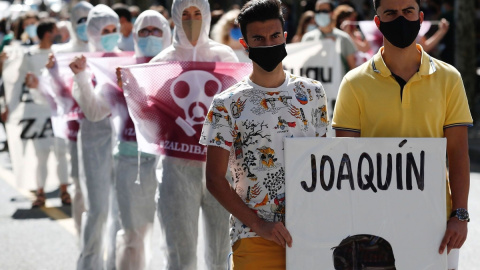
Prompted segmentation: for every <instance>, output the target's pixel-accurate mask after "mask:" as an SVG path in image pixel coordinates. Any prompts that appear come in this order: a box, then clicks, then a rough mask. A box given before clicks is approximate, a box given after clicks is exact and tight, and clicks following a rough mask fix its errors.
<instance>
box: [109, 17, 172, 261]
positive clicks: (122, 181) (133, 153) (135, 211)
mask: <svg viewBox="0 0 480 270" xmlns="http://www.w3.org/2000/svg"><path fill="white" fill-rule="evenodd" d="M147 26H154V27H156V28H158V29H161V30H162V31H163V37H162V39H163V44H164V46H169V45H170V44H171V32H170V26H169V23H168V21H167V19H165V18H164V17H163V16H162V15H161V14H160V13H159V12H157V11H153V10H147V11H144V12H142V13H141V14H140V15H139V16H138V18H137V20H136V21H135V24H134V26H133V33H134V34H133V35H134V46H135V56H136V57H142V56H151V55H145V54H144V52H143V51H142V50H141V49H140V48H139V47H138V45H137V43H138V31H139V30H140V29H142V28H145V27H147ZM159 52H160V50H159V51H157V52H156V53H155V55H156V54H158V53H159ZM112 68H114V67H112ZM137 149H138V145H137V143H136V142H131V141H119V142H118V144H117V149H116V151H115V152H117V154H116V155H115V178H116V179H115V187H116V192H117V199H118V206H119V211H120V220H121V224H122V230H120V231H119V232H118V234H117V255H116V256H117V264H116V266H117V269H118V270H121V269H131V270H141V269H147V268H148V262H149V261H150V257H151V256H150V253H151V252H149V251H150V241H149V240H150V237H151V235H152V234H151V232H152V229H153V221H154V218H155V190H156V188H157V181H156V176H155V169H156V168H155V167H156V164H157V159H156V156H154V155H150V154H145V153H141V154H139V153H138V151H137ZM139 155H140V157H138V156H139ZM139 161H140V162H139ZM137 177H139V178H138V181H136V180H137Z"/></svg>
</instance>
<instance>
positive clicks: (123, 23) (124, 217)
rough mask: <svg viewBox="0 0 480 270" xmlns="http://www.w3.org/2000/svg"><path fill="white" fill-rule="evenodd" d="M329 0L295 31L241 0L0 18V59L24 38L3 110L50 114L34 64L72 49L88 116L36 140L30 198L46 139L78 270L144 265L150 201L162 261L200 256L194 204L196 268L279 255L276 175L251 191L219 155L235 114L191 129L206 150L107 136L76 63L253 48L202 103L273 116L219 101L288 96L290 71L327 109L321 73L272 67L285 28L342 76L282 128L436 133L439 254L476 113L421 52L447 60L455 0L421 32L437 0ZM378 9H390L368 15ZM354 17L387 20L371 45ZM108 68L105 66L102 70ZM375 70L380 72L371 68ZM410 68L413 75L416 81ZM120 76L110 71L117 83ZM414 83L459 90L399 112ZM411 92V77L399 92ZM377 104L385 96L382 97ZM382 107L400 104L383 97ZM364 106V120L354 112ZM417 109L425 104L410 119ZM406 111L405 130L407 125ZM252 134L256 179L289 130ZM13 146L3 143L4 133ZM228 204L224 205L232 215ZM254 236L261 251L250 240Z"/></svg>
mask: <svg viewBox="0 0 480 270" xmlns="http://www.w3.org/2000/svg"><path fill="white" fill-rule="evenodd" d="M335 2H336V3H335V4H334V3H333V1H328V0H318V1H316V2H315V5H314V6H312V7H311V8H310V10H305V12H304V13H303V14H302V15H301V17H300V18H299V23H298V27H297V28H296V31H294V32H296V33H287V32H284V29H285V28H286V26H285V24H286V23H287V24H288V17H287V16H286V15H284V14H283V12H282V10H286V9H285V6H282V4H281V2H280V1H277V0H252V1H250V2H248V3H247V4H246V5H245V6H244V7H242V8H240V7H233V8H232V9H231V10H229V11H226V12H223V13H221V14H217V13H212V11H211V8H210V5H209V3H208V1H207V0H174V1H173V4H172V7H171V9H167V8H165V7H162V6H152V7H151V8H150V9H149V10H145V11H141V10H140V9H139V8H138V7H136V6H126V5H124V4H115V5H114V6H112V7H108V6H106V5H103V4H99V5H96V6H92V5H91V4H90V3H88V2H86V1H80V2H78V3H76V4H75V5H73V6H72V7H71V10H70V13H69V14H70V16H69V18H68V20H66V18H61V13H53V12H50V13H49V12H35V11H26V12H22V13H19V14H12V16H11V17H9V18H4V19H3V20H2V21H1V22H0V32H1V36H0V38H1V39H2V45H1V46H2V47H1V48H0V50H1V55H0V58H1V61H0V68H2V69H3V68H4V66H3V64H4V62H5V63H6V62H7V61H8V60H9V59H10V60H11V59H12V57H16V56H15V55H13V54H11V53H10V54H9V52H16V53H18V50H11V49H10V50H9V49H7V48H20V49H19V50H20V52H21V53H20V54H21V56H19V57H21V61H20V65H19V67H18V72H17V74H18V79H17V81H16V83H15V85H14V87H13V89H14V91H12V92H11V93H3V94H4V102H3V103H4V105H3V106H2V111H1V120H2V122H7V121H12V120H11V119H18V117H21V115H22V113H24V112H25V110H26V108H27V106H26V105H24V104H25V103H29V105H28V106H32V107H33V108H34V109H35V110H36V111H37V112H38V114H39V115H41V114H46V115H49V114H50V108H49V107H48V105H47V101H46V98H45V96H43V95H42V94H41V93H40V91H39V90H38V88H39V87H41V86H40V85H39V84H40V80H39V77H41V76H42V73H44V72H46V71H47V70H53V69H54V68H55V66H56V56H58V55H60V54H65V53H75V54H76V56H75V57H74V58H73V59H72V61H71V63H70V65H69V68H70V70H71V72H72V73H73V74H74V76H73V87H72V96H73V98H74V99H75V101H76V102H77V103H78V106H79V108H80V109H81V111H82V112H83V114H84V118H83V119H81V120H72V121H70V122H69V123H68V125H69V126H70V127H75V128H76V129H77V130H78V136H75V138H74V139H71V140H70V139H69V140H65V139H61V138H55V137H51V138H42V140H32V142H33V146H34V149H35V155H36V159H37V161H38V166H37V168H36V186H37V189H36V198H35V200H34V201H33V202H32V207H43V206H45V201H46V196H45V191H44V188H45V185H46V183H45V182H46V179H47V160H48V156H49V154H50V153H54V154H55V157H56V160H57V164H56V168H57V172H56V175H57V176H58V179H59V180H60V183H61V184H60V187H59V189H60V194H59V196H60V198H61V202H62V204H63V205H72V216H73V219H74V221H75V226H76V229H77V231H78V234H79V242H80V256H79V258H78V261H77V269H115V268H117V269H146V268H147V267H148V263H149V260H150V257H149V251H150V247H149V244H150V242H149V238H150V237H151V232H152V229H153V222H154V218H155V214H156V215H157V216H158V219H159V221H160V226H161V230H162V237H163V239H162V242H164V243H166V248H165V261H166V269H196V268H197V257H196V253H197V252H196V251H197V238H198V225H199V224H198V220H199V210H200V209H201V210H202V213H203V220H204V221H205V226H204V228H205V231H204V232H203V233H205V247H204V249H205V261H206V264H207V265H208V269H225V267H226V265H227V260H228V257H229V256H228V255H229V253H230V252H231V251H233V262H234V267H235V269H264V268H265V269H267V268H268V267H274V268H273V269H282V268H285V247H286V246H291V245H292V244H293V245H294V244H295V241H294V239H293V240H292V238H291V236H290V234H289V232H288V230H287V229H286V227H285V224H284V223H285V210H284V208H283V209H281V208H279V204H278V201H279V200H280V201H282V202H283V203H284V200H285V189H284V186H282V187H280V188H278V189H276V190H274V191H271V190H267V189H266V188H265V189H262V187H259V186H258V185H257V183H256V182H252V181H251V180H250V179H249V178H248V177H247V173H243V174H239V173H235V172H239V171H244V170H245V168H244V166H243V163H244V159H245V158H246V157H245V156H243V155H241V154H240V155H236V156H235V155H231V149H232V146H231V144H230V145H229V144H226V141H230V142H232V141H235V140H236V137H235V136H236V134H241V133H242V132H245V131H243V130H242V128H243V127H242V126H241V125H238V126H237V125H235V127H233V126H232V124H231V123H230V122H228V123H224V125H214V124H212V122H209V120H208V118H207V119H206V120H205V124H204V127H203V133H202V139H201V140H200V142H199V145H200V144H201V145H206V146H207V148H208V150H207V154H206V161H197V160H190V159H185V158H178V157H172V156H168V155H161V156H155V155H152V154H147V153H142V152H139V151H138V144H137V142H136V141H121V140H116V139H115V137H114V136H112V134H113V133H114V132H113V130H112V123H111V122H112V121H111V119H110V116H111V115H112V109H111V106H110V105H109V104H108V101H107V100H106V98H105V95H104V94H102V93H101V90H98V87H96V83H95V82H96V80H95V74H92V73H91V72H90V71H89V70H88V69H87V59H86V57H85V56H84V55H83V54H82V53H85V54H86V53H93V52H114V53H115V52H116V53H120V52H122V51H123V52H129V51H130V52H134V55H133V57H135V58H139V59H140V58H142V57H148V58H150V59H151V60H150V61H149V62H150V63H157V62H170V61H192V62H239V61H240V62H251V63H252V65H253V71H252V73H251V75H250V76H249V77H248V78H246V79H245V80H243V81H241V82H239V83H238V84H236V85H235V86H234V87H233V88H232V89H231V90H227V91H226V92H224V93H223V94H219V95H217V96H215V98H214V100H213V102H212V107H211V108H210V111H211V112H213V113H215V114H218V115H221V116H222V117H223V118H222V119H232V117H233V118H235V119H237V123H240V121H242V122H248V121H251V122H252V123H256V122H261V121H269V119H271V118H272V117H273V116H272V115H271V112H270V111H268V110H267V111H265V112H264V113H262V114H248V113H244V115H242V116H241V114H242V113H241V112H239V113H238V115H235V116H234V115H232V112H230V111H229V108H226V107H228V106H221V105H222V104H230V103H234V102H235V101H237V100H245V104H244V105H243V107H242V108H243V110H244V111H245V112H247V111H250V110H253V109H252V108H254V107H255V106H256V104H255V101H254V99H253V98H252V96H253V95H254V94H253V93H254V91H257V90H259V89H260V90H262V91H270V92H272V95H277V94H278V93H280V91H283V92H285V93H288V94H290V95H291V96H295V92H294V91H295V87H298V83H299V82H301V84H302V87H303V88H312V89H318V91H317V94H316V95H314V97H312V96H311V97H310V98H311V99H310V101H311V102H309V103H308V104H307V105H305V104H300V103H298V102H297V101H295V100H294V101H292V102H293V103H295V104H294V106H296V107H298V108H303V110H308V111H312V110H313V111H318V112H326V105H327V98H328V99H330V98H331V97H327V96H326V95H325V92H323V88H322V87H318V86H319V85H320V86H321V82H317V81H315V80H312V79H308V78H304V77H299V76H295V75H293V74H290V73H289V72H286V71H284V69H283V66H282V61H283V59H284V58H285V57H286V55H287V51H286V44H287V40H288V43H303V42H316V43H321V42H322V41H323V40H327V39H329V40H333V41H334V42H335V44H336V48H338V50H337V51H336V53H338V57H339V58H340V60H341V62H342V64H343V68H344V70H345V73H346V74H347V75H346V76H345V77H344V80H343V81H342V84H341V86H340V90H339V95H338V99H337V103H336V107H335V108H336V109H335V111H334V114H333V115H334V116H333V119H328V117H327V115H326V113H324V114H322V113H319V114H318V115H317V114H316V116H315V117H316V118H315V119H311V121H310V122H311V124H309V125H308V127H307V128H306V129H304V128H303V125H300V124H298V125H297V126H296V127H295V125H293V126H292V127H291V129H290V130H289V133H288V136H292V137H322V136H323V137H325V136H326V134H327V129H328V128H329V127H331V126H329V123H330V122H331V124H333V128H334V129H336V135H337V136H338V137H446V138H447V153H448V156H449V162H450V166H449V167H450V168H451V169H450V188H451V195H449V196H450V197H449V198H451V203H450V204H449V205H448V207H449V208H448V209H449V210H448V211H449V214H450V213H452V217H456V218H452V219H450V221H449V222H448V226H447V231H446V233H445V237H444V239H443V241H442V244H441V247H440V249H439V252H440V253H443V252H444V250H445V248H446V247H448V252H450V250H451V249H458V248H460V247H461V246H462V244H463V242H464V241H465V239H466V235H467V232H466V222H465V221H466V219H467V218H468V212H467V217H466V218H465V212H466V211H467V210H466V209H468V207H467V198H468V181H469V180H468V173H469V168H468V143H467V142H466V139H467V135H466V134H467V133H466V130H467V129H466V127H467V126H469V125H471V124H472V119H471V116H470V113H469V111H468V102H467V101H466V98H465V96H464V89H463V84H462V83H461V78H460V76H459V74H458V72H456V70H455V69H454V68H453V67H452V66H450V65H448V64H446V63H444V62H440V61H437V60H435V59H434V58H432V57H431V56H429V54H430V53H431V54H432V55H434V56H439V57H440V59H444V60H445V61H446V62H447V63H453V61H454V60H453V54H452V53H451V52H452V51H453V49H452V48H451V46H452V44H451V43H449V42H451V36H449V33H451V32H450V30H449V29H450V28H451V24H452V21H453V18H452V17H448V16H447V14H449V13H448V12H451V10H452V2H453V1H444V3H443V6H444V7H445V8H444V10H445V13H443V15H445V16H444V17H446V19H441V20H440V21H439V24H438V26H437V27H436V28H437V29H433V30H431V31H429V32H428V34H427V35H425V36H421V37H417V35H418V32H419V30H420V24H421V23H422V22H423V21H426V20H427V19H428V20H437V19H440V18H441V16H443V15H441V12H440V9H439V8H438V7H439V6H437V9H434V8H431V7H430V6H424V5H423V4H421V3H420V1H419V0H402V1H393V0H382V1H379V0H376V1H373V4H372V3H371V2H372V1H368V2H369V3H370V4H367V5H369V6H373V7H372V11H371V12H366V11H364V10H362V11H358V10H357V7H356V6H355V5H353V4H352V3H349V2H348V1H335ZM338 2H341V3H338ZM366 2H367V1H366ZM429 2H432V1H429ZM433 2H435V1H433ZM421 9H425V11H424V12H421V11H420V10H421ZM380 10H381V11H382V12H383V11H385V10H386V11H385V13H380V12H379V11H380ZM13 15H15V16H13ZM374 15H376V16H375V17H374ZM373 18H374V20H371V19H373ZM365 19H370V20H371V21H370V22H369V23H370V24H374V28H375V30H377V31H378V32H381V34H383V35H381V36H380V39H381V44H378V40H377V43H375V40H369V39H368V38H367V35H366V33H364V32H362V31H364V29H363V30H362V27H361V25H360V24H359V21H361V20H365ZM212 21H215V22H214V23H212ZM290 27H291V28H295V27H293V26H290ZM402 27H403V28H402ZM402 31H403V32H402ZM404 32H406V33H404ZM401 34H403V36H401ZM396 35H398V36H396ZM399 36H400V38H398V37H399ZM442 40H444V41H442ZM417 43H418V44H420V45H416V44H417ZM439 44H442V46H439ZM427 53H429V54H427ZM399 56H401V57H399ZM398 59H400V60H398ZM432 59H433V60H432ZM369 61H372V63H373V64H370V62H369ZM366 62H367V63H366ZM430 66H433V68H430ZM357 67H358V68H357ZM372 67H373V69H372ZM115 68H116V67H112V73H114V72H115ZM349 71H350V72H349ZM347 72H349V73H347ZM4 74H5V73H4ZM432 74H433V75H432ZM375 76H377V77H380V78H377V79H375V80H372V79H371V78H373V77H375ZM426 76H430V77H428V78H425V77H426ZM392 78H393V79H392ZM445 78H448V79H445ZM445 80H446V82H445ZM414 81H421V83H418V85H415V86H412V84H413V82H414ZM442 82H445V83H442ZM450 84H451V85H450ZM122 85H123V84H122V82H121V78H120V77H119V86H120V87H121V86H122ZM399 86H400V87H399ZM450 86H451V87H450ZM410 87H417V88H418V87H419V88H420V89H421V88H423V89H430V88H441V89H444V88H448V89H446V90H445V91H440V92H439V93H437V96H435V100H443V99H446V98H447V97H446V96H448V98H449V99H450V98H452V99H455V104H452V105H451V106H450V105H446V106H443V105H445V104H444V103H442V102H440V101H439V103H442V104H443V105H442V104H435V105H431V104H430V105H429V106H422V105H421V104H424V103H422V100H423V102H425V101H424V99H426V98H428V96H420V97H419V98H413V97H410V96H408V98H409V99H411V100H412V103H414V102H418V103H415V104H412V105H410V106H411V107H412V111H410V112H408V113H407V114H406V115H405V112H403V111H402V108H403V107H404V100H403V98H404V93H405V92H404V89H405V91H407V89H408V91H412V90H411V89H410ZM384 88H389V89H397V88H399V89H400V91H398V90H395V91H391V93H390V92H389V93H390V94H388V95H389V96H385V95H379V94H378V92H377V91H378V89H384ZM353 91H360V92H361V93H362V95H364V96H359V95H358V94H357V92H355V93H354V92H353ZM449 91H452V94H450V92H449ZM399 92H400V93H399ZM275 93H277V94H275ZM408 93H410V92H408ZM416 93H417V92H414V91H412V93H411V95H417V94H416ZM8 95H11V96H10V97H8ZM443 95H446V96H443ZM452 96H453V97H452ZM278 98H280V97H278ZM333 98H335V97H333ZM12 100H14V101H13V102H12ZM408 101H409V102H410V100H408ZM385 102H388V104H389V105H382V106H379V104H384V103H385ZM296 103H298V104H296ZM390 103H391V104H390ZM398 104H400V105H398ZM408 104H410V103H408ZM437 105H438V106H439V107H438V108H437V107H436V106H437ZM432 106H434V107H432ZM29 108H30V107H29ZM386 108H390V109H392V110H393V109H394V108H395V110H396V111H394V112H393V111H385V109H386ZM433 108H435V109H433ZM364 110H366V111H364ZM413 110H416V111H413ZM274 111H275V112H274V113H273V114H275V115H274V116H275V119H277V117H278V119H280V117H281V118H282V119H286V121H287V122H295V121H299V120H298V119H297V118H298V117H297V118H295V117H294V116H292V115H291V113H290V111H289V108H288V107H285V108H281V109H278V111H277V110H274ZM433 112H441V113H433ZM277 113H279V114H278V115H277ZM373 115H375V117H376V118H375V119H373V118H369V119H364V118H365V117H372V116H373ZM385 115H390V116H389V117H385ZM418 115H428V118H425V119H418V118H416V116H418ZM380 116H382V117H383V118H382V117H380ZM403 117H405V118H403ZM442 117H444V118H442ZM377 118H378V119H377ZM380 118H381V119H380ZM222 121H223V120H222ZM225 121H227V120H225ZM425 121H426V122H425ZM369 123H374V124H373V125H370V124H369ZM399 123H402V124H399ZM412 123H413V124H412ZM412 125H415V126H417V128H414V129H412V128H408V127H411V126H412ZM172 128H173V127H172ZM264 132H265V134H260V135H259V136H260V137H261V138H257V139H258V140H256V141H255V140H253V141H252V142H251V143H249V144H244V145H242V147H243V148H242V149H243V152H244V153H246V152H247V151H250V150H251V151H255V149H259V148H262V147H268V148H269V149H270V150H271V151H274V153H276V157H277V158H278V160H277V163H278V164H280V166H273V167H271V168H268V169H265V168H262V169H260V167H259V166H260V164H257V165H258V166H257V165H256V166H252V167H251V168H249V170H254V171H256V174H257V177H258V178H259V179H260V178H263V177H267V176H266V175H267V174H276V173H279V172H281V170H283V169H284V164H283V162H284V161H283V146H282V140H283V138H284V137H285V136H286V135H285V134H284V133H278V132H276V131H274V130H273V129H270V130H268V129H267V130H265V131H264ZM218 136H222V137H223V138H228V139H226V140H225V139H224V140H223V143H222V141H220V145H219V144H218V143H217V142H219V141H218V140H215V138H216V137H218ZM39 137H42V136H39ZM264 138H269V139H268V140H266V139H264ZM240 140H241V137H240ZM213 141H214V142H215V143H212V142H213ZM24 143H26V140H24ZM240 143H242V142H241V141H240ZM10 149H11V151H14V150H13V149H14V148H13V147H12V146H10ZM450 157H451V158H450ZM258 163H260V162H258ZM267 167H268V166H267ZM69 179H72V180H73V186H74V189H73V190H74V193H73V196H71V195H70V193H69V192H68V190H67V187H68V185H69ZM283 185H284V184H283ZM254 188H257V189H259V192H261V195H259V196H256V198H250V197H249V195H248V194H247V193H248V192H246V191H247V190H248V191H249V190H251V189H254ZM265 195H267V196H265ZM264 198H265V199H264ZM262 200H263V201H262ZM265 200H266V201H265ZM275 200H276V201H277V203H274V201H275ZM449 202H450V201H449ZM256 204H262V206H263V208H262V209H266V210H264V211H262V213H263V214H262V216H259V214H257V212H256V209H254V207H253V205H256ZM229 214H232V217H231V219H230V225H229ZM229 227H230V236H229ZM254 249H255V250H259V251H258V252H253V253H252V252H249V251H250V250H254ZM105 254H107V256H106V258H105ZM457 256H458V254H457ZM451 267H452V268H450V267H449V269H456V266H451ZM268 269H270V268H268Z"/></svg>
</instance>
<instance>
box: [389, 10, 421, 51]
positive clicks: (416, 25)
mask: <svg viewBox="0 0 480 270" xmlns="http://www.w3.org/2000/svg"><path fill="white" fill-rule="evenodd" d="M379 28H380V32H382V34H383V36H385V38H386V39H387V40H388V41H389V42H390V43H392V45H393V46H395V47H398V48H401V49H403V48H406V47H408V46H410V45H411V44H412V43H413V42H414V41H415V39H416V38H417V36H418V32H419V31H420V19H418V20H417V21H409V20H407V19H406V18H405V17H403V16H399V17H398V18H396V19H395V20H393V21H391V22H382V21H380V27H379Z"/></svg>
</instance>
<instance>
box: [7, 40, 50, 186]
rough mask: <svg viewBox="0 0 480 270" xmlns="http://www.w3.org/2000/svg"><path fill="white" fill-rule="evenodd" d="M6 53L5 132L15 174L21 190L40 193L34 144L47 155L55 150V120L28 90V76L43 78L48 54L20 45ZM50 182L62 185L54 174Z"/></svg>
mask: <svg viewBox="0 0 480 270" xmlns="http://www.w3.org/2000/svg"><path fill="white" fill-rule="evenodd" d="M4 51H5V52H6V53H7V56H8V58H7V59H6V60H5V62H4V63H3V73H2V78H3V82H4V89H5V95H6V99H7V104H6V105H7V106H8V108H9V116H8V120H7V122H6V123H5V129H6V132H7V139H8V145H9V149H10V158H11V161H12V167H13V172H14V174H15V179H16V180H17V184H18V186H19V187H24V188H30V189H36V188H37V187H36V183H35V179H36V175H35V172H36V168H37V158H36V156H35V155H36V153H35V149H34V147H33V143H32V141H33V140H35V141H39V142H40V143H39V144H37V145H39V146H41V147H42V150H44V151H49V149H51V147H52V146H53V131H52V119H51V118H50V110H49V108H48V105H47V104H46V103H45V102H46V101H45V99H44V98H43V97H42V95H41V94H39V93H38V92H37V91H35V90H30V89H29V88H28V87H26V85H25V75H26V73H27V72H33V73H35V74H36V75H39V70H40V68H39V67H40V66H43V65H45V63H46V59H47V57H48V54H46V53H37V52H35V53H29V49H28V48H26V47H24V46H20V44H19V43H17V42H12V45H9V46H5V48H4ZM52 156H53V155H51V159H50V160H52V161H53V159H54V157H52ZM49 178H50V179H51V180H49V181H47V183H48V184H51V183H52V184H53V183H55V182H57V183H58V180H56V177H55V176H52V175H51V174H50V175H49ZM52 180H56V181H52Z"/></svg>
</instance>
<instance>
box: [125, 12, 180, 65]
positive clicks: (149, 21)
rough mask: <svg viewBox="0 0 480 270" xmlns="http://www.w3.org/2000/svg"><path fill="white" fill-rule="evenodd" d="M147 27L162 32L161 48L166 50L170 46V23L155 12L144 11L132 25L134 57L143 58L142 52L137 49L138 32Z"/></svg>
mask: <svg viewBox="0 0 480 270" xmlns="http://www.w3.org/2000/svg"><path fill="white" fill-rule="evenodd" d="M147 26H155V27H157V28H158V29H160V30H162V31H163V37H162V38H163V48H164V49H165V48H167V47H168V46H170V45H171V44H172V33H171V30H170V23H169V22H168V21H167V19H165V17H163V15H162V14H160V13H159V12H157V11H154V10H145V11H144V12H142V13H141V14H140V15H139V16H138V18H137V20H136V21H135V24H134V25H133V39H134V41H135V56H143V54H142V52H141V51H140V50H139V49H138V46H137V42H138V31H140V29H142V28H145V27H147Z"/></svg>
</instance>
